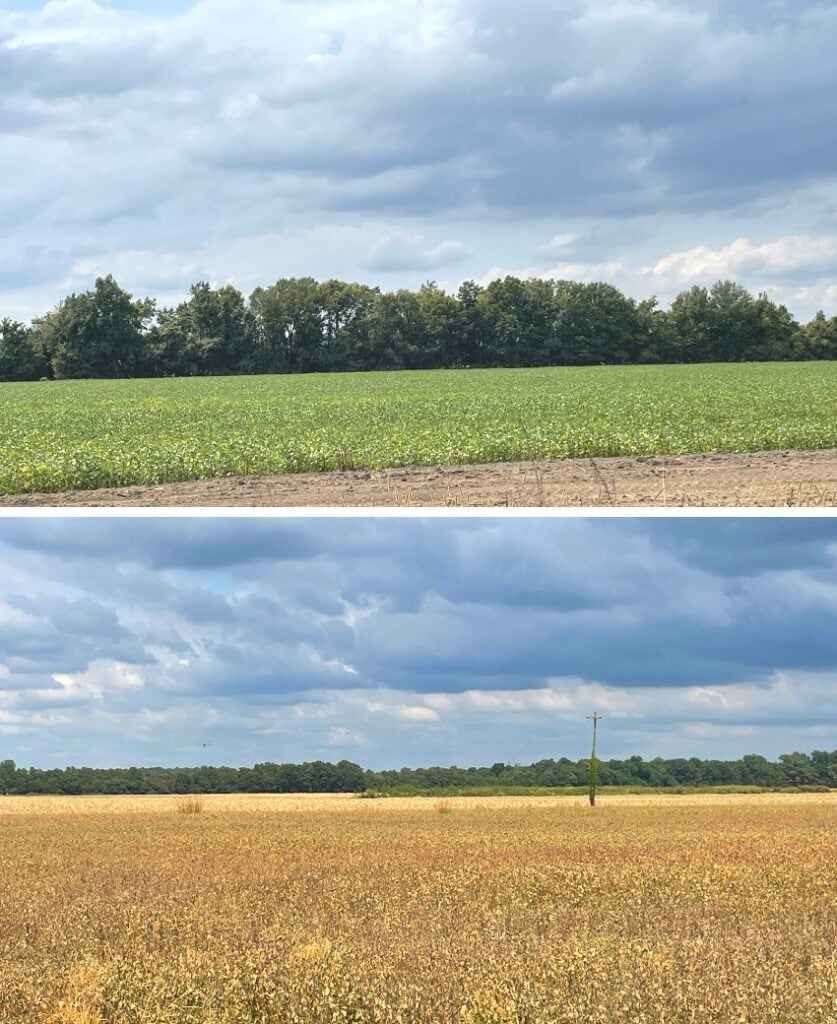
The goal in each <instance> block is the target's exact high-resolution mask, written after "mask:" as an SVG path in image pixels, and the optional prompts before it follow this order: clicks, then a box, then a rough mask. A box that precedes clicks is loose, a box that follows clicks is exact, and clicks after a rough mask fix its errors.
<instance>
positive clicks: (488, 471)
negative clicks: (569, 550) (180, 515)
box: [0, 449, 837, 508]
mask: <svg viewBox="0 0 837 1024" xmlns="http://www.w3.org/2000/svg"><path fill="white" fill-rule="evenodd" d="M835 505H837V449H829V450H825V451H814V452H799V451H780V452H755V453H745V454H709V455H676V456H647V457H641V458H615V459H565V460H560V461H554V462H527V463H496V464H491V465H484V466H446V467H434V468H414V469H392V470H386V471H381V472H361V471H352V472H343V473H306V474H299V475H292V476H278V477H228V478H224V479H217V480H198V481H192V482H187V483H177V484H162V485H159V486H149V487H123V488H113V489H108V490H100V491H73V492H70V493H66V494H28V495H0V506H2V507H29V506H53V507H60V508H65V507H70V506H83V507H110V506H122V507H152V508H153V507H191V508H194V507H201V506H211V507H240V508H253V507H282V508H293V507H296V508H305V507H323V506H331V507H382V506H398V507H439V506H441V507H491V506H501V507H536V508H541V507H552V508H555V507H569V506H658V507H669V508H674V507H682V506H704V507H705V506H726V507H742V506H744V507H746V506H766V507H789V506H816V507H826V506H827V507H830V506H835Z"/></svg>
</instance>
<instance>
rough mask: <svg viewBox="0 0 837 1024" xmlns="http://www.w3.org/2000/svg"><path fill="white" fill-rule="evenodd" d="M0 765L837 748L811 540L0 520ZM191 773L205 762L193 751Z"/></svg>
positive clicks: (820, 574)
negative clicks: (590, 726)
mask: <svg viewBox="0 0 837 1024" xmlns="http://www.w3.org/2000/svg"><path fill="white" fill-rule="evenodd" d="M0 580H2V584H0V652H2V655H0V755H2V756H9V757H13V758H14V759H15V760H17V761H19V762H20V763H24V764H29V763H33V764H38V765H42V766H48V765H52V764H58V765H63V764H65V763H71V762H81V761H83V762H85V763H88V764H91V765H92V766H110V765H123V764H126V763H142V764H146V765H151V764H160V765H173V764H189V763H195V762H197V761H199V760H200V759H201V756H202V750H200V749H199V744H202V743H205V742H212V744H213V755H212V756H213V760H214V761H216V760H217V761H223V762H227V763H233V764H248V763H249V764H252V763H254V762H256V761H260V760H278V761H283V760H289V761H297V760H300V761H301V760H310V759H314V758H317V757H323V758H329V759H336V758H339V757H341V756H349V757H353V758H355V759H357V760H360V761H362V762H363V763H364V764H365V765H367V766H369V767H373V768H381V767H394V766H399V765H401V764H410V765H421V764H428V763H438V762H442V763H460V764H463V763H493V762H494V761H496V760H504V761H507V762H515V761H526V762H528V761H531V760H533V759H536V758H538V757H550V756H569V757H580V756H583V754H584V753H585V749H586V743H587V729H586V724H585V721H584V716H585V715H587V714H589V713H590V711H591V710H592V709H594V708H596V709H598V710H599V711H600V712H602V713H603V714H605V716H606V718H607V721H606V724H605V727H604V729H603V746H602V756H604V757H608V756H613V757H621V756H627V755H630V754H632V753H642V754H643V755H644V756H654V755H658V754H659V755H661V756H681V755H683V756H686V755H695V756H730V757H732V756H740V755H741V754H743V753H747V752H758V753H763V754H766V755H768V756H775V755H776V754H778V753H782V752H786V751H788V750H791V749H814V748H818V747H819V748H823V747H826V746H828V745H829V744H830V745H832V746H833V744H834V739H835V733H837V729H835V726H837V629H835V624H837V524H835V523H834V522H833V521H832V520H829V519H823V520H817V519H813V520H781V519H777V520H752V519H749V520H736V519H723V520H680V521H665V520H656V519H655V520H642V519H636V520H622V521H615V520H614V521H609V520H595V519H594V520H539V519H534V520H531V521H527V522H525V523H521V522H519V521H517V520H515V521H495V520H470V519H463V520H454V521H451V520H407V521H399V520H387V519H382V520H372V519H370V520H337V519H334V520H332V519H324V520H309V521H303V520H285V521H267V520H250V521H248V522H247V524H246V527H245V526H244V524H242V523H239V522H236V521H235V520H182V521H178V520H149V519H137V520H130V519H128V520H111V521H103V520H97V521H89V520H84V519H79V520H68V521H63V522H62V521H59V520H24V519H19V520H18V519H6V520H3V521H2V522H0ZM203 756H205V755H203Z"/></svg>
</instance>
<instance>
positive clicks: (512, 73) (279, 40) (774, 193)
mask: <svg viewBox="0 0 837 1024" xmlns="http://www.w3.org/2000/svg"><path fill="white" fill-rule="evenodd" d="M835 43H837V3H829V2H808V0H759V2H756V0H690V2H670V0H521V2H520V3H509V2H508V0H399V2H398V3H392V2H391V0H199V2H188V0H179V2H171V0H167V2H165V3H163V2H161V0H154V2H140V0H124V2H105V0H101V2H98V3H97V2H94V0H50V2H48V3H43V4H42V3H35V2H32V0H28V2H23V0H11V2H9V0H6V2H2V0H0V135H2V147H3V175H2V181H0V315H12V316H15V317H18V318H21V319H29V318H30V317H31V316H33V315H35V314H37V313H40V312H44V311H45V310H47V309H49V308H51V307H52V306H53V305H54V304H55V303H56V302H57V301H58V300H59V299H60V298H61V297H62V296H63V295H65V294H66V293H68V292H69V291H71V290H79V289H84V288H87V287H89V286H90V284H91V283H92V281H93V279H94V277H95V276H96V275H98V274H102V273H107V272H113V273H115V274H116V275H117V277H118V278H119V280H120V281H121V282H122V283H123V284H124V285H125V286H126V287H129V288H130V289H131V290H132V291H135V292H136V293H140V294H151V295H155V296H157V297H159V298H160V299H161V300H163V301H165V302H173V301H175V300H177V299H179V298H180V297H181V296H183V295H184V293H185V291H186V290H187V288H188V286H189V284H190V283H192V282H193V281H194V280H197V279H200V278H203V279H208V280H210V281H212V282H213V283H217V284H220V283H225V282H227V281H229V282H232V283H233V284H235V285H237V286H238V287H240V288H241V289H242V290H244V291H246V292H249V291H250V290H251V289H252V288H253V287H255V286H256V285H257V284H264V283H269V282H271V281H272V280H274V279H276V278H277V277H280V276H288V275H309V274H310V275H312V276H316V277H320V278H325V277H329V276H339V277H343V278H348V279H356V280H363V281H366V282H369V283H373V284H378V285H380V286H382V287H384V288H395V287H400V286H409V287H416V286H418V285H419V284H420V283H421V282H422V281H424V280H426V279H429V278H433V279H435V280H437V281H439V282H440V283H441V284H443V285H445V286H446V287H450V288H455V287H456V286H457V285H458V284H459V283H460V282H461V281H462V280H464V279H467V278H475V279H477V280H480V281H488V280H490V279H491V278H493V277H495V276H498V275H500V274H503V273H507V272H513V273H518V274H522V275H544V276H547V277H550V276H551V277H566V278H573V279H578V280H608V281H612V282H613V283H615V284H617V285H619V286H621V287H622V288H624V289H625V290H626V291H627V292H628V293H629V294H632V295H634V296H636V297H644V296H647V295H651V294H657V295H658V296H660V298H661V299H662V300H663V301H664V302H665V301H668V300H670V298H671V297H673V295H674V294H676V293H677V292H678V291H679V290H681V289H682V288H685V287H688V286H690V285H692V284H696V283H698V284H711V283H712V282H713V281H714V280H716V279H718V278H722V277H733V278H736V279H738V280H740V281H742V282H743V283H744V284H746V285H747V286H749V287H751V288H753V289H754V290H761V289H765V290H767V291H768V292H769V293H770V294H771V295H772V296H773V297H775V298H776V299H779V300H781V301H784V302H786V303H787V304H788V305H789V306H790V308H791V309H792V311H793V312H794V313H796V314H797V315H798V316H799V317H801V318H807V317H809V316H810V315H812V314H813V312H814V311H815V310H816V309H817V308H820V307H822V308H824V309H825V310H826V312H827V313H829V315H834V314H837V284H835V280H836V279H837V278H835V269H837V172H836V171H835V168H837V136H835V133H834V132H833V131H830V130H829V126H830V125H832V124H834V123H835V120H837V109H836V108H837V63H835V61H834V60H833V53H834V49H835Z"/></svg>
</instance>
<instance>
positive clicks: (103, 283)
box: [34, 277, 154, 379]
mask: <svg viewBox="0 0 837 1024" xmlns="http://www.w3.org/2000/svg"><path fill="white" fill-rule="evenodd" d="M153 315H154V304H153V302H151V301H150V300H148V299H144V300H141V301H136V300H134V299H133V298H132V297H131V296H130V295H129V294H128V293H127V292H126V291H123V289H122V288H120V287H119V285H118V284H117V283H116V281H115V280H114V279H113V278H112V277H104V278H99V279H98V280H97V281H96V284H95V287H94V289H93V291H89V292H84V293H83V294H81V295H71V296H70V297H69V298H67V299H65V300H64V301H63V302H62V303H61V304H60V305H59V306H58V308H57V309H56V310H55V312H53V313H50V314H48V315H47V316H46V317H43V318H42V319H41V320H39V321H37V322H36V324H35V325H34V326H35V330H36V332H37V335H38V336H39V340H40V348H41V350H42V351H43V352H44V353H45V355H47V356H48V357H49V358H50V360H51V364H52V370H53V373H54V374H55V376H56V378H59V379H62V378H86V377H103V378H114V377H135V376H137V375H138V374H140V373H141V372H143V371H144V370H145V368H146V358H145V345H146V335H145V328H146V326H147V324H148V322H149V321H150V320H151V318H152V317H153Z"/></svg>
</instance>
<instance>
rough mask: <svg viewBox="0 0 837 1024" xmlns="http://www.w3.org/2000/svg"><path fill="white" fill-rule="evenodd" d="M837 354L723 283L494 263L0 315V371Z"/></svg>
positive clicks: (762, 298) (820, 318)
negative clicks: (631, 286) (604, 278)
mask: <svg viewBox="0 0 837 1024" xmlns="http://www.w3.org/2000/svg"><path fill="white" fill-rule="evenodd" d="M803 359H837V317H832V318H831V319H827V318H826V317H825V316H824V315H823V314H822V313H817V315H816V316H815V317H814V319H813V320H811V321H810V323H807V324H805V325H801V324H799V323H797V321H796V320H794V318H793V316H792V315H791V314H790V313H789V312H788V310H787V309H786V308H785V307H784V306H781V305H777V304H776V303H774V302H772V301H771V300H770V299H769V298H768V297H767V296H766V295H759V296H758V297H755V296H753V295H751V294H750V293H749V292H748V291H747V290H746V289H745V288H742V287H741V286H740V285H738V284H735V283H734V282H732V281H719V282H718V283H717V284H715V285H713V287H712V288H709V289H707V288H701V287H694V288H691V289H689V290H688V291H684V292H682V293H681V294H680V295H678V296H677V298H676V299H675V300H674V302H673V303H672V304H671V307H670V308H669V309H667V310H666V309H661V308H660V307H659V306H658V304H657V300H656V299H654V298H651V299H646V300H644V301H643V302H636V301H634V300H633V299H629V298H627V297H626V296H625V295H623V294H622V292H620V291H619V289H617V288H614V287H613V286H612V285H609V284H601V283H599V284H580V283H578V282H574V281H543V280H539V279H530V280H527V281H523V280H520V279H518V278H515V277H506V278H503V279H502V280H497V281H494V282H492V283H491V284H490V285H488V286H487V287H485V288H483V287H481V286H479V285H477V284H475V283H474V282H473V281H469V282H466V283H465V284H463V285H462V286H461V287H460V289H459V291H458V293H457V294H456V295H451V294H448V293H447V292H445V291H443V290H442V289H441V288H439V287H437V286H436V285H435V284H432V283H429V284H426V285H425V286H424V287H422V288H421V289H420V290H419V291H417V292H415V291H408V290H401V291H397V292H381V291H380V290H379V289H377V288H370V287H368V286H366V285H362V284H349V283H346V282H344V281H325V282H322V283H321V282H318V281H315V280H313V279H312V278H290V279H285V280H281V281H278V282H277V283H276V284H274V285H271V286H270V287H269V288H258V289H256V291H254V292H253V294H252V295H251V296H250V298H249V299H247V298H245V297H244V296H243V295H242V294H241V292H239V291H237V290H236V289H235V288H233V287H232V286H229V285H227V286H225V287H222V288H211V287H210V286H209V285H208V284H206V283H201V284H196V285H194V286H193V288H192V290H191V296H190V298H189V300H188V301H187V302H183V303H181V305H179V306H177V307H176V308H174V309H168V308H158V307H157V304H156V303H155V302H154V301H153V300H151V299H141V300H136V299H134V298H133V297H132V296H131V295H129V294H128V293H127V292H126V291H124V290H123V289H122V288H120V287H119V285H118V284H117V283H116V281H115V280H114V279H113V278H112V277H106V278H100V279H99V280H97V281H96V285H95V287H94V288H93V290H92V291H89V292H84V293H83V294H80V295H70V296H69V297H68V298H66V299H64V300H63V302H61V303H60V304H59V305H58V307H57V308H56V309H55V310H54V311H53V312H51V313H48V314H47V315H46V316H43V317H40V318H39V319H36V320H35V321H33V323H32V324H31V326H29V327H26V326H24V325H23V324H21V323H17V322H15V321H13V320H10V319H5V320H0V380H18V381H22V380H38V379H41V378H55V379H73V378H89V377H95V378H120V377H189V376H204V375H211V374H255V373H309V372H327V371H347V370H402V369H403V370H419V369H442V368H455V367H500V366H502V367H515V366H589V365H596V364H629V363H632V364H638V363H707V362H742V361H765V360H777V361H782V360H803Z"/></svg>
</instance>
